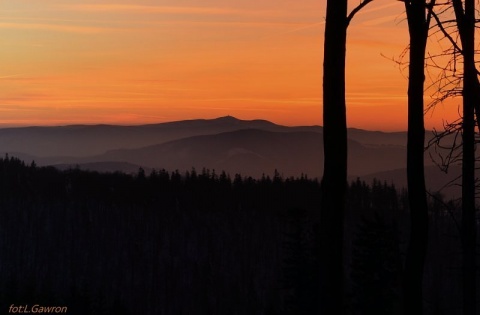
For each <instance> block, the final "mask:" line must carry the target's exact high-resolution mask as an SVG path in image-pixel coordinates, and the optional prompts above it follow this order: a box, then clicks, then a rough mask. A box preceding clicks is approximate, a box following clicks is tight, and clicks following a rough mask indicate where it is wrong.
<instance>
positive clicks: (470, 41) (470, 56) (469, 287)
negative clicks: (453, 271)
mask: <svg viewBox="0 0 480 315" xmlns="http://www.w3.org/2000/svg"><path fill="white" fill-rule="evenodd" d="M452 3H453V7H454V10H455V17H456V20H457V25H458V31H459V33H460V40H461V42H462V54H463V58H464V63H463V67H464V70H463V71H464V78H463V121H462V143H463V150H462V152H463V157H462V247H463V248H462V249H463V250H462V273H463V277H462V278H463V281H462V282H463V314H465V315H474V314H476V268H475V267H476V257H475V255H476V233H477V232H476V222H475V105H476V104H477V103H478V101H479V97H478V93H477V92H478V78H477V70H476V68H475V0H465V6H464V7H463V5H462V1H461V0H452Z"/></svg>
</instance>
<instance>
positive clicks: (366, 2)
mask: <svg viewBox="0 0 480 315" xmlns="http://www.w3.org/2000/svg"><path fill="white" fill-rule="evenodd" d="M372 1H373V0H363V1H362V2H361V3H360V4H359V5H358V6H357V7H356V8H355V9H353V10H352V12H350V14H349V15H348V16H347V27H348V25H350V21H352V19H353V17H354V16H355V14H357V13H358V11H360V10H361V9H363V7H365V6H366V5H367V4H369V3H370V2H372Z"/></svg>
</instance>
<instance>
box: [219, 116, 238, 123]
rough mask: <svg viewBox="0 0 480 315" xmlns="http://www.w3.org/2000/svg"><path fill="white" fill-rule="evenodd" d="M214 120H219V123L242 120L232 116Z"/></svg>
mask: <svg viewBox="0 0 480 315" xmlns="http://www.w3.org/2000/svg"><path fill="white" fill-rule="evenodd" d="M214 120H218V121H228V122H233V121H240V119H238V118H235V117H233V116H230V115H227V116H222V117H218V118H215V119H214Z"/></svg>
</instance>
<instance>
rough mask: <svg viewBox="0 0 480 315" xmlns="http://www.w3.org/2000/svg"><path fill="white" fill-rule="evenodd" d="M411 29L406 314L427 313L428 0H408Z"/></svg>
mask: <svg viewBox="0 0 480 315" xmlns="http://www.w3.org/2000/svg"><path fill="white" fill-rule="evenodd" d="M405 9H406V12H407V21H408V29H409V33H410V64H409V80H408V142H407V185H408V204H409V207H410V222H411V227H410V242H409V245H408V251H407V256H406V261H405V271H404V278H403V298H404V314H408V315H410V314H423V299H422V297H423V294H422V286H423V285H422V284H423V271H424V265H425V256H426V252H427V243H428V206H427V195H426V188H425V175H424V174H425V172H424V146H425V126H424V117H423V116H424V115H423V113H424V101H423V96H424V93H423V90H424V81H425V49H426V44H427V37H428V27H429V18H426V16H425V14H426V1H425V0H410V1H405Z"/></svg>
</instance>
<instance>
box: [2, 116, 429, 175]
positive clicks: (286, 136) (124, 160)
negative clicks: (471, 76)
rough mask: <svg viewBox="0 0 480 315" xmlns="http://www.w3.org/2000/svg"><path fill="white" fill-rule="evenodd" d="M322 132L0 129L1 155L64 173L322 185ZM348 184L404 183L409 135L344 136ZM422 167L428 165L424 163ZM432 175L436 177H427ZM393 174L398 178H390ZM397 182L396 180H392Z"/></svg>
mask: <svg viewBox="0 0 480 315" xmlns="http://www.w3.org/2000/svg"><path fill="white" fill-rule="evenodd" d="M322 132H323V128H322V127H321V126H298V127H288V126H282V125H278V124H274V123H272V122H270V121H267V120H240V119H237V118H235V117H232V116H226V117H219V118H216V119H196V120H184V121H176V122H167V123H159V124H150V125H140V126H115V125H92V126H89V125H70V126H60V127H25V128H5V129H0V152H2V153H3V154H5V153H8V154H10V155H12V156H16V157H19V158H20V159H23V160H25V161H26V162H30V161H33V160H35V162H36V163H37V164H38V165H54V166H57V167H58V168H61V169H66V168H69V167H77V166H78V167H80V168H82V169H91V170H95V171H108V172H113V171H124V172H128V173H131V172H135V170H138V168H140V167H142V168H144V169H146V170H151V169H165V170H167V171H174V170H179V171H186V170H190V169H191V168H196V169H197V170H201V169H202V168H208V169H210V170H212V169H214V170H216V171H217V172H220V171H223V170H224V171H226V172H227V173H229V174H231V175H234V174H236V173H239V174H242V175H245V176H253V177H260V176H262V175H263V174H266V175H271V174H273V172H274V170H275V169H277V170H278V171H279V172H280V173H281V174H283V175H284V176H300V175H301V174H306V175H308V176H309V177H320V176H321V175H322V173H323V144H322V143H323V134H322ZM348 137H349V146H348V150H349V160H348V174H349V176H350V178H356V177H357V176H360V177H363V178H370V176H371V175H370V174H377V176H379V177H381V176H380V175H381V174H387V175H386V177H385V179H387V178H389V179H391V178H394V177H395V178H398V179H397V181H398V182H399V183H402V184H403V182H404V179H403V178H404V177H403V175H402V174H403V173H402V171H399V170H400V169H404V168H405V165H406V139H407V134H406V132H392V133H389V132H380V131H367V130H361V129H355V128H351V129H349V130H348ZM426 162H427V166H428V165H431V164H432V162H431V161H430V160H429V159H428V158H427V159H426ZM432 172H435V171H432ZM392 174H396V175H395V176H393V177H392ZM392 181H394V179H392Z"/></svg>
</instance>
